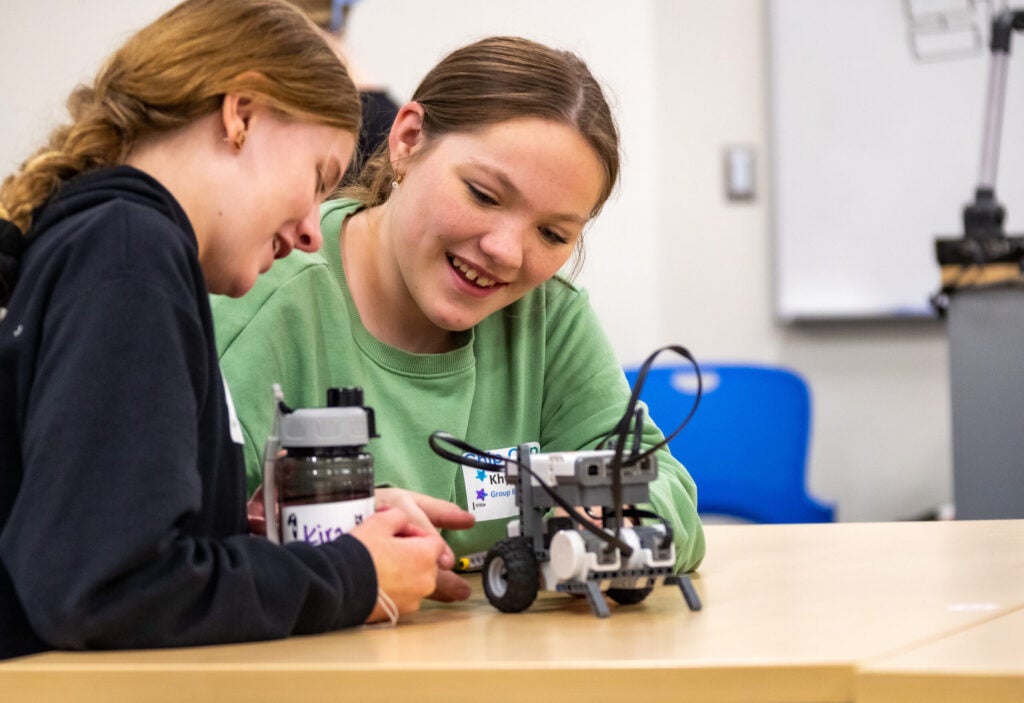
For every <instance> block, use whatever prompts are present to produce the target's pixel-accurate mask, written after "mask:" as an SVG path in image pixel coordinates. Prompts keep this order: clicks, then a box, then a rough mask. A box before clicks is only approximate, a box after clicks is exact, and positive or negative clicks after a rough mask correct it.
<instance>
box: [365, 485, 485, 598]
mask: <svg viewBox="0 0 1024 703" xmlns="http://www.w3.org/2000/svg"><path fill="white" fill-rule="evenodd" d="M374 494H375V496H376V498H377V509H378V510H380V509H381V506H388V507H396V508H401V509H402V510H403V511H405V512H406V514H408V515H409V520H410V522H411V523H412V524H414V525H416V527H418V528H420V529H421V530H423V531H425V532H429V533H432V534H439V533H438V529H446V530H464V529H467V528H469V527H472V526H473V524H474V523H475V522H476V518H474V517H473V514H472V513H469V512H467V511H465V510H463V509H462V508H460V507H459V506H457V505H455V504H454V503H449V502H448V501H446V500H440V499H438V498H432V497H431V496H427V495H423V494H422V493H414V492H412V491H407V490H404V489H401V488H378V489H376V490H375V491H374ZM437 565H438V567H439V568H440V569H441V571H440V572H439V573H438V577H437V590H435V591H434V592H433V593H432V594H430V598H431V599H432V600H437V601H441V602H446V603H447V602H451V601H457V600H465V599H466V598H469V595H470V592H471V589H470V587H469V584H468V583H466V581H465V579H463V578H462V577H460V576H458V575H457V574H455V573H453V572H452V567H454V566H455V554H454V553H453V552H452V550H451V547H449V546H448V545H447V544H445V545H444V551H443V552H442V553H441V555H440V557H439V558H438V562H437Z"/></svg>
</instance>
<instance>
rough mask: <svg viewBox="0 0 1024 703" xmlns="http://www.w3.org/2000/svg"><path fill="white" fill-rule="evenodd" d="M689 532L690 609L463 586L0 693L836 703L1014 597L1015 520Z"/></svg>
mask: <svg viewBox="0 0 1024 703" xmlns="http://www.w3.org/2000/svg"><path fill="white" fill-rule="evenodd" d="M707 535H708V557H707V559H706V561H705V563H704V565H703V566H702V567H701V569H700V571H699V574H698V575H697V576H696V577H695V578H694V583H695V585H696V587H697V590H698V592H699V593H700V595H701V598H702V599H703V602H704V609H703V610H702V611H700V612H696V613H692V612H690V611H689V610H688V609H687V608H686V605H685V603H684V601H683V598H682V596H681V594H680V593H679V591H678V590H677V589H674V588H672V587H658V588H657V589H655V592H654V593H653V594H652V595H651V596H650V597H649V598H648V599H647V600H646V601H645V602H643V603H642V604H640V605H636V606H615V605H613V606H612V609H611V610H612V615H611V617H610V618H608V619H603V620H602V619H597V618H595V617H594V616H593V615H592V614H591V610H590V607H589V606H588V604H587V603H586V601H585V600H583V599H573V598H570V597H567V596H563V595H558V594H541V597H540V598H539V599H538V601H537V602H536V603H535V604H534V605H533V607H532V608H530V609H529V610H528V611H527V612H525V613H522V614H517V615H507V614H503V613H500V612H498V611H496V610H494V609H493V608H492V607H491V606H490V604H489V603H488V602H487V600H486V598H485V597H484V596H483V594H482V592H481V590H480V589H479V581H478V579H476V580H475V585H476V589H475V591H474V594H473V596H472V597H471V598H470V600H469V601H468V602H465V603H460V604H454V605H439V604H428V605H427V607H426V608H425V609H424V610H423V611H421V612H420V613H417V614H415V615H411V616H409V617H407V618H404V619H403V621H402V623H401V624H400V625H399V626H398V627H397V628H393V629H392V628H387V629H361V630H350V631H344V632H336V633H330V634H326V635H318V636H313V637H301V638H291V639H288V640H283V641H278V642H264V643H256V644H245V645H232V646H219V647H197V648H188V649H176V650H157V651H126V652H89V653H66V652H50V653H46V654H42V655H36V656H32V657H24V658H21V659H16V660H12V661H9V662H4V663H0V692H2V694H0V698H3V697H4V696H8V697H9V698H10V699H11V700H26V701H28V700H32V701H61V702H63V701H72V700H96V701H105V702H109V703H117V702H118V701H132V702H134V701H140V700H145V701H164V700H167V701H172V700H173V701H187V702H188V703H198V702H199V701H205V700H211V701H247V702H250V701H254V700H270V699H273V700H281V701H288V702H289V703H292V702H295V703H297V702H300V701H316V702H317V703H322V702H324V701H330V700H348V701H360V702H363V701H377V700H380V701H406V700H423V701H427V700H439V701H446V702H447V701H472V702H473V703H479V702H480V701H499V702H500V701H524V700H531V699H536V700H544V701H552V702H555V701H560V700H575V699H578V700H586V701H588V703H600V702H601V701H614V702H615V703H624V702H625V701H635V700H683V699H685V700H693V701H711V702H722V701H779V702H783V701H785V702H786V703H800V702H801V701H852V700H854V696H855V695H856V692H857V688H856V686H857V674H858V667H859V666H860V665H861V664H862V663H864V662H867V661H869V660H872V661H879V662H884V661H885V659H884V658H885V657H886V656H896V655H898V654H900V653H902V652H910V651H912V650H914V649H915V648H917V647H924V646H927V645H929V644H930V643H934V642H940V641H942V640H943V638H946V637H951V636H955V635H958V634H965V635H966V634H969V633H970V632H971V628H972V627H974V626H979V633H980V635H979V636H981V637H983V638H984V636H985V633H983V632H981V629H980V626H981V625H983V624H986V623H994V622H995V620H994V619H998V618H1001V617H1004V616H1008V615H1009V614H1012V613H1014V611H1016V610H1019V609H1021V608H1022V607H1024V587H1022V584H1024V520H1014V521H979V522H933V523H885V524H881V523H879V524H872V523H843V524H831V525H777V526H767V525H756V526H755V525H714V526H709V527H708V528H707ZM474 578H475V577H474ZM978 604H985V605H984V606H980V605H978ZM965 646H968V647H969V646H970V645H969V644H968V645H965ZM951 656H954V657H955V656H956V655H955V654H954V655H951ZM868 684H870V681H868ZM865 685H867V684H865ZM865 690H867V689H865Z"/></svg>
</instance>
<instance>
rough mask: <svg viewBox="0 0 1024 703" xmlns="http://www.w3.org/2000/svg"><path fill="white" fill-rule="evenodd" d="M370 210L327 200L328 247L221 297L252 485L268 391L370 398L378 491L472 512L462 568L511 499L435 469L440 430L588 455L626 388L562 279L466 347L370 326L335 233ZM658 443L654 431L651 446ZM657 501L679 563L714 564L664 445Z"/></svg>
mask: <svg viewBox="0 0 1024 703" xmlns="http://www.w3.org/2000/svg"><path fill="white" fill-rule="evenodd" d="M360 207H361V206H360V205H359V204H358V203H355V202H353V201H345V200H338V201H332V202H329V203H325V204H324V206H323V209H322V211H321V225H322V229H323V231H324V232H325V233H327V235H326V236H325V237H324V247H323V249H322V251H320V252H318V253H317V254H307V253H303V252H298V251H296V252H293V253H292V254H291V255H290V256H289V257H287V258H286V259H283V260H281V261H278V262H276V263H275V264H274V267H273V268H272V269H271V270H270V271H269V272H268V273H266V274H264V275H263V276H261V277H260V278H259V281H258V282H257V284H256V286H255V287H254V288H253V289H252V290H251V291H250V292H249V293H248V294H246V295H245V296H244V297H242V298H239V299H231V298H224V297H221V296H212V307H213V312H214V320H215V326H216V335H217V348H218V352H219V355H220V362H221V366H222V369H223V373H224V376H225V377H226V379H227V381H228V384H229V386H230V388H231V393H232V396H233V397H234V402H235V406H236V409H237V412H238V417H239V419H240V421H241V424H242V428H243V432H244V435H245V456H246V467H247V473H248V481H249V488H250V489H255V487H256V486H257V485H258V484H259V483H260V481H261V477H260V473H261V471H262V451H263V445H264V443H265V441H266V438H267V435H268V434H269V433H270V430H271V426H272V420H273V413H274V400H273V391H272V384H273V383H275V382H277V383H279V384H280V385H281V388H282V390H283V391H284V396H285V402H286V403H287V404H288V405H290V406H291V407H320V406H323V405H324V404H325V401H326V390H327V389H328V388H331V387H335V386H361V387H362V388H363V390H364V393H365V404H366V405H368V406H370V407H373V408H374V410H375V413H376V424H377V431H378V433H379V434H380V437H379V438H376V439H372V440H371V441H370V443H369V445H368V446H367V451H369V452H370V453H371V454H372V455H373V457H374V465H375V472H376V482H377V483H378V484H379V483H390V484H392V485H396V486H400V487H402V488H407V489H409V490H412V491H416V492H419V493H425V494H427V495H431V496H435V497H437V498H442V499H444V500H449V501H452V502H454V503H456V504H458V505H460V506H462V507H464V508H467V509H470V510H471V511H472V512H474V513H475V514H476V516H477V524H476V526H475V527H473V528H472V529H471V530H464V531H452V532H448V533H446V534H445V535H444V536H445V538H446V539H447V540H448V543H449V544H450V545H451V546H452V549H453V550H454V551H455V553H456V555H457V556H464V555H468V554H473V553H478V552H482V551H486V550H487V549H488V548H489V547H490V546H491V545H492V544H493V543H494V542H496V541H497V540H499V539H501V538H503V537H505V524H506V522H507V521H508V518H509V517H510V516H511V515H512V514H513V512H514V497H512V496H510V495H509V491H508V490H507V488H506V487H505V486H503V485H502V480H503V476H502V475H500V474H499V475H494V474H491V475H486V474H484V472H480V471H478V470H471V469H467V468H464V467H461V466H456V465H455V464H454V463H453V462H451V461H448V460H446V459H442V458H440V457H438V456H437V455H436V454H434V452H433V451H432V450H431V449H430V447H429V446H428V443H427V438H428V437H429V436H430V434H431V433H432V432H434V431H435V430H443V431H445V432H448V433H450V434H452V435H454V436H455V437H458V438H461V439H465V440H466V441H467V442H469V443H470V444H472V445H474V446H476V447H478V448H480V449H484V450H488V451H491V450H499V449H501V450H507V449H509V448H512V447H515V446H517V445H519V444H522V443H527V442H534V443H536V445H537V446H538V447H539V450H540V451H544V452H552V451H569V450H577V449H592V448H593V447H594V446H595V445H596V444H597V442H598V441H599V440H600V439H601V438H603V437H604V435H605V434H607V432H608V431H609V430H610V429H611V428H612V426H613V425H614V424H615V423H616V422H617V421H618V420H619V418H620V417H621V416H622V413H623V411H624V409H625V406H626V402H627V400H628V398H629V386H628V384H627V382H626V380H625V376H624V375H623V372H622V369H621V367H620V365H619V363H618V361H617V359H616V358H615V355H614V353H613V351H612V348H611V345H610V344H609V342H608V340H607V338H606V336H605V334H604V332H603V330H602V329H601V326H600V323H599V322H598V320H597V316H596V315H595V313H594V311H593V309H592V308H591V306H590V304H589V301H588V296H587V294H586V292H585V291H583V290H581V289H579V288H576V287H575V286H573V285H572V284H571V283H569V282H567V281H565V280H564V279H562V278H560V277H555V278H553V279H551V280H550V281H548V282H547V283H545V284H544V285H542V286H540V287H539V288H537V289H536V290H534V291H532V292H531V293H529V294H527V295H526V296H524V297H523V298H522V299H521V300H519V301H517V302H516V303H514V304H512V305H510V306H508V307H507V308H505V309H503V310H500V311H498V312H496V313H494V314H492V315H491V316H490V317H488V318H486V319H485V320H483V321H482V322H480V324H478V325H476V326H475V327H474V328H472V329H470V330H468V331H467V332H465V333H464V335H463V339H462V340H460V345H459V346H458V348H457V349H455V350H453V351H450V352H446V353H443V354H411V353H408V352H405V351H402V350H400V349H397V348H395V347H391V346H388V345H386V344H383V343H382V342H380V341H378V340H377V339H375V338H374V337H373V336H371V334H370V333H369V332H368V331H367V329H366V328H365V327H364V326H363V324H362V322H361V321H360V319H359V313H358V311H357V310H356V307H355V304H354V303H353V301H352V296H351V294H350V293H349V290H348V286H347V285H346V281H345V271H344V268H343V266H342V262H341V251H340V238H339V237H338V235H337V233H338V232H339V231H340V230H341V224H342V222H343V221H344V219H345V218H346V217H348V216H349V215H352V214H353V213H355V212H356V211H357V210H358V209H359V208H360ZM661 438H662V434H661V432H660V430H659V429H658V428H657V427H656V426H655V425H654V424H653V423H651V422H650V421H649V420H648V421H647V424H646V427H645V431H644V444H645V445H646V446H651V445H653V444H654V443H656V442H657V441H659V440H660V439H661ZM658 463H659V476H658V479H657V480H656V481H655V482H653V483H652V484H651V505H650V506H649V507H653V509H654V510H655V511H656V512H657V513H658V514H659V515H661V516H662V517H664V518H666V519H667V520H668V521H669V522H670V524H671V526H672V529H673V530H674V532H675V544H676V550H677V557H676V567H677V569H680V570H687V571H689V570H691V569H693V568H695V567H696V566H697V565H698V564H699V563H700V560H701V559H702V558H703V556H704V534H703V531H702V528H701V524H700V520H699V518H698V517H697V510H696V507H695V505H696V488H695V486H694V483H693V479H691V478H690V475H689V474H688V473H687V471H686V469H684V468H683V466H682V465H681V464H680V463H679V462H678V461H676V460H675V459H674V458H672V456H671V454H670V453H669V452H668V450H667V449H662V450H661V451H660V452H659V453H658Z"/></svg>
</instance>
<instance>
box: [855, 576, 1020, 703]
mask: <svg viewBox="0 0 1024 703" xmlns="http://www.w3.org/2000/svg"><path fill="white" fill-rule="evenodd" d="M1018 585H1019V586H1020V587H1021V588H1024V583H1021V584H1018ZM856 700H857V703H913V702H914V701H928V702H929V703H976V702H977V701H984V703H1021V701H1024V609H1021V610H1016V611H1014V612H1013V613H1010V614H1009V615H1003V616H996V617H994V618H993V619H991V620H989V621H987V622H984V623H982V624H979V625H976V626H974V627H971V628H969V629H967V630H964V631H962V632H959V633H957V634H955V635H950V636H949V637H943V638H942V639H939V640H936V641H934V642H930V643H929V644H926V645H923V646H921V647H915V648H913V649H911V650H910V651H907V652H902V653H899V654H895V655H892V656H888V657H882V658H880V659H878V660H874V661H871V662H868V663H867V664H866V665H865V666H864V667H863V668H862V669H861V670H860V672H859V673H858V675H857V699H856Z"/></svg>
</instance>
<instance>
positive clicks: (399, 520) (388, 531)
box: [349, 506, 447, 623]
mask: <svg viewBox="0 0 1024 703" xmlns="http://www.w3.org/2000/svg"><path fill="white" fill-rule="evenodd" d="M349 534H350V535H352V536H353V537H355V538H356V539H358V540H359V541H360V542H362V543H363V546H364V547H366V549H367V551H368V552H370V557H371V558H372V559H373V566H374V569H376V571H377V587H378V588H380V590H382V591H384V592H385V593H387V594H388V596H389V597H390V598H391V600H392V601H394V603H395V606H396V607H397V608H398V612H399V614H403V613H412V612H415V611H417V610H419V607H420V602H421V601H422V600H423V599H424V598H426V597H427V596H428V595H430V594H431V593H433V592H434V591H435V590H436V589H437V582H438V578H437V575H438V566H437V564H438V560H439V559H440V556H441V553H442V552H443V551H444V550H445V548H446V547H447V545H446V544H445V543H444V540H443V539H441V536H440V535H439V534H438V533H437V531H436V530H431V531H430V532H427V531H425V530H422V529H421V528H420V527H418V526H417V525H415V524H413V522H412V520H411V519H410V518H409V516H408V515H407V514H406V513H405V512H404V511H403V510H401V509H398V508H388V507H387V506H381V507H378V509H377V512H376V513H374V514H373V515H371V516H370V517H368V518H366V519H365V520H363V522H362V523H361V524H359V525H357V526H356V527H355V528H354V529H353V530H352V531H351V532H349ZM387 619H388V615H387V613H386V612H385V611H384V609H383V608H381V606H380V604H379V603H378V604H377V605H376V606H375V607H374V609H373V612H371V613H370V616H369V617H368V618H367V619H366V622H368V623H372V622H382V621H385V620H387Z"/></svg>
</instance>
